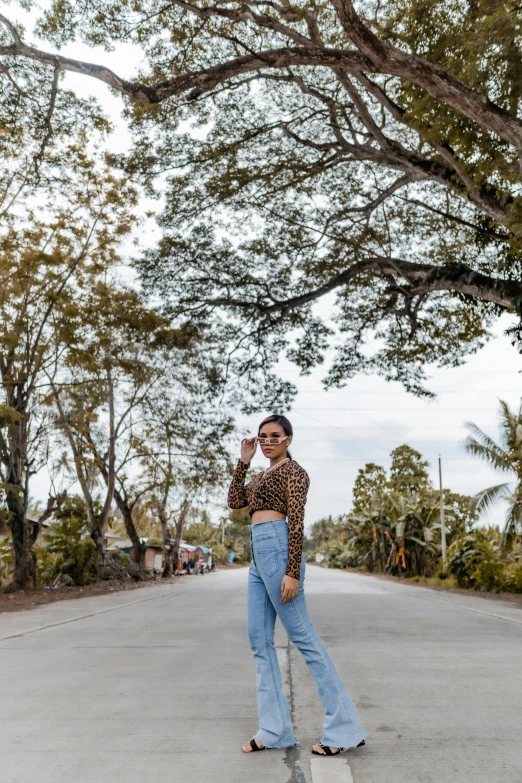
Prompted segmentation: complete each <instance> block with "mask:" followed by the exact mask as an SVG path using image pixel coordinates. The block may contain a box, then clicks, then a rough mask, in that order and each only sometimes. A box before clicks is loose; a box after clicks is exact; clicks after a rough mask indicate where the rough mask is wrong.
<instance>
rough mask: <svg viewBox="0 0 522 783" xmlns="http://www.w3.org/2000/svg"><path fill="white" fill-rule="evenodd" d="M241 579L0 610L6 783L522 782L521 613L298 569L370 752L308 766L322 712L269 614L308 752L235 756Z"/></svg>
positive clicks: (248, 660)
mask: <svg viewBox="0 0 522 783" xmlns="http://www.w3.org/2000/svg"><path fill="white" fill-rule="evenodd" d="M246 584H247V569H246V568H242V569H235V570H224V571H219V572H217V573H212V574H207V575H206V576H203V577H202V576H190V577H189V576H186V577H183V578H182V579H180V581H179V583H177V584H175V585H172V586H170V585H169V586H163V587H162V586H158V587H156V586H154V587H150V588H148V589H146V590H140V591H137V592H134V591H133V592H132V594H129V593H128V592H125V593H119V594H111V595H105V596H98V597H93V598H85V599H82V600H71V601H64V602H59V603H57V604H50V605H48V606H44V607H40V608H37V609H34V610H31V611H27V612H21V613H13V614H5V613H4V614H2V615H0V783H66V782H67V783H71V782H72V783H119V782H120V781H121V782H122V783H137V782H138V781H139V783H143V781H161V783H167V782H168V781H173V783H181V782H182V781H189V783H200V781H204V780H209V781H218V783H222V782H223V783H351V782H352V781H353V783H416V782H417V781H419V782H420V783H521V781H522V741H521V735H522V698H521V694H522V611H521V610H520V609H518V608H517V607H515V606H511V605H506V604H504V603H501V602H496V601H489V600H484V599H481V598H478V597H476V596H472V595H471V596H469V597H468V596H461V595H455V594H449V593H439V592H433V591H429V590H426V589H423V588H418V587H410V586H405V585H399V584H396V583H393V582H387V581H383V580H378V579H374V578H372V577H369V576H365V575H356V574H347V573H343V572H341V571H335V570H326V569H322V568H319V567H317V566H313V565H310V566H307V571H306V578H305V591H306V594H307V602H308V606H309V611H310V614H311V616H312V618H313V620H314V623H315V625H316V627H317V629H318V631H319V633H320V634H321V635H322V637H323V639H324V641H325V643H326V644H327V646H328V648H329V650H330V652H331V654H332V657H333V659H334V661H335V663H336V665H337V666H338V668H339V671H340V673H341V676H342V677H343V679H344V681H345V682H346V684H347V686H348V689H349V691H350V693H351V695H352V698H353V699H354V701H355V703H356V705H357V707H358V709H359V710H360V713H361V717H362V720H363V723H364V725H365V728H366V730H367V732H368V740H367V745H366V747H364V748H361V749H358V750H350V751H349V752H347V753H344V754H343V755H342V756H340V757H339V758H335V759H334V758H331V759H330V758H328V759H323V758H317V757H315V756H312V755H311V753H310V746H311V745H312V744H313V743H314V742H317V741H318V739H319V738H320V736H321V723H322V707H321V704H320V702H319V699H318V696H317V692H316V689H315V684H314V681H313V680H312V678H311V676H310V675H309V673H308V670H307V668H306V666H305V664H304V662H303V660H302V659H301V656H300V653H299V652H298V651H297V650H296V649H295V648H294V647H292V646H291V645H290V644H289V643H288V639H287V637H286V634H285V632H284V630H283V628H282V626H281V625H280V624H279V621H278V622H277V624H276V643H277V648H278V655H279V659H280V664H281V669H282V673H283V679H284V681H285V688H286V689H287V693H288V695H289V698H290V701H291V707H292V713H293V719H294V725H295V730H296V736H297V737H298V739H299V742H300V745H299V747H298V748H292V749H287V750H285V749H282V750H268V751H264V752H261V753H253V754H243V753H241V744H242V743H243V742H244V741H245V740H247V739H249V738H250V737H251V736H253V734H254V733H255V731H256V728H257V723H256V721H257V712H256V694H255V669H254V663H253V659H252V655H251V651H250V647H249V644H248V639H247V635H246Z"/></svg>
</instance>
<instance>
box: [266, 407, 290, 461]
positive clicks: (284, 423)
mask: <svg viewBox="0 0 522 783" xmlns="http://www.w3.org/2000/svg"><path fill="white" fill-rule="evenodd" d="M270 421H275V422H276V424H280V425H281V427H282V428H283V432H284V433H285V435H293V434H294V429H293V427H292V425H291V424H290V422H289V421H288V419H287V418H286V416H281V415H280V414H279V413H273V414H272V415H271V416H267V417H266V419H263V421H262V422H261V424H260V425H259V427H258V428H257V434H258V435H259V433H260V431H261V427H262V426H263V424H268V423H269V422H270ZM286 453H287V454H288V457H289V458H290V459H292V455H291V454H290V452H289V450H288V449H287V450H286Z"/></svg>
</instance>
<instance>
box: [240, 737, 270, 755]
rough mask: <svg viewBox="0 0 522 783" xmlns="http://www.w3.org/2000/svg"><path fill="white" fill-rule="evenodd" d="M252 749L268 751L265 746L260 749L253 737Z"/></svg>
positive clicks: (251, 741)
mask: <svg viewBox="0 0 522 783" xmlns="http://www.w3.org/2000/svg"><path fill="white" fill-rule="evenodd" d="M250 747H251V748H252V750H266V747H265V746H264V745H263V747H262V748H260V747H259V745H258V744H257V742H256V741H255V739H254V737H252V739H251V740H250ZM243 752H244V751H243Z"/></svg>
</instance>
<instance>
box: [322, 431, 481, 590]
mask: <svg viewBox="0 0 522 783" xmlns="http://www.w3.org/2000/svg"><path fill="white" fill-rule="evenodd" d="M428 467H429V464H428V462H426V460H424V459H423V458H422V455H421V454H419V452H417V451H415V449H412V448H411V447H410V446H408V445H406V444H404V445H402V446H399V447H398V448H396V449H395V450H394V451H393V452H392V453H391V467H390V473H389V475H387V474H386V471H385V470H384V468H382V467H381V466H379V465H375V464H374V463H369V464H367V465H365V467H364V468H361V469H360V470H359V472H358V475H357V478H356V480H355V486H354V504H353V509H352V511H351V512H350V513H349V514H347V515H345V516H344V517H339V518H338V520H337V521H336V522H334V521H333V520H332V519H331V517H330V518H329V519H328V520H320V521H319V522H316V523H315V524H314V525H313V526H312V532H311V540H312V542H313V543H314V544H315V545H316V548H318V549H320V551H321V552H323V553H324V554H328V555H329V556H330V561H331V564H332V565H333V566H334V567H340V568H344V567H348V566H350V567H361V566H363V567H365V568H366V569H367V570H369V571H378V572H380V573H391V574H398V575H401V576H415V575H416V576H423V577H424V576H431V575H432V574H434V573H435V572H436V570H437V569H438V568H439V565H440V557H441V531H440V495H439V492H437V491H436V490H435V489H434V487H433V486H432V484H431V482H430V480H429V475H428V472H427V468H428ZM444 512H445V525H446V539H447V541H448V543H451V541H452V540H453V539H455V538H456V537H458V536H460V535H462V533H463V532H465V531H466V530H467V529H469V528H471V527H472V525H473V524H474V522H475V521H476V511H475V509H474V504H473V498H470V497H466V496H463V495H458V494H456V493H453V492H451V490H449V489H446V490H445V492H444Z"/></svg>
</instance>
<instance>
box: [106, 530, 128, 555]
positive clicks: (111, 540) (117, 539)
mask: <svg viewBox="0 0 522 783" xmlns="http://www.w3.org/2000/svg"><path fill="white" fill-rule="evenodd" d="M103 546H104V549H105V551H106V552H118V551H119V552H125V554H126V555H130V551H131V548H132V541H131V540H130V538H125V536H119V535H118V534H117V533H105V535H104V537H103Z"/></svg>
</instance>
